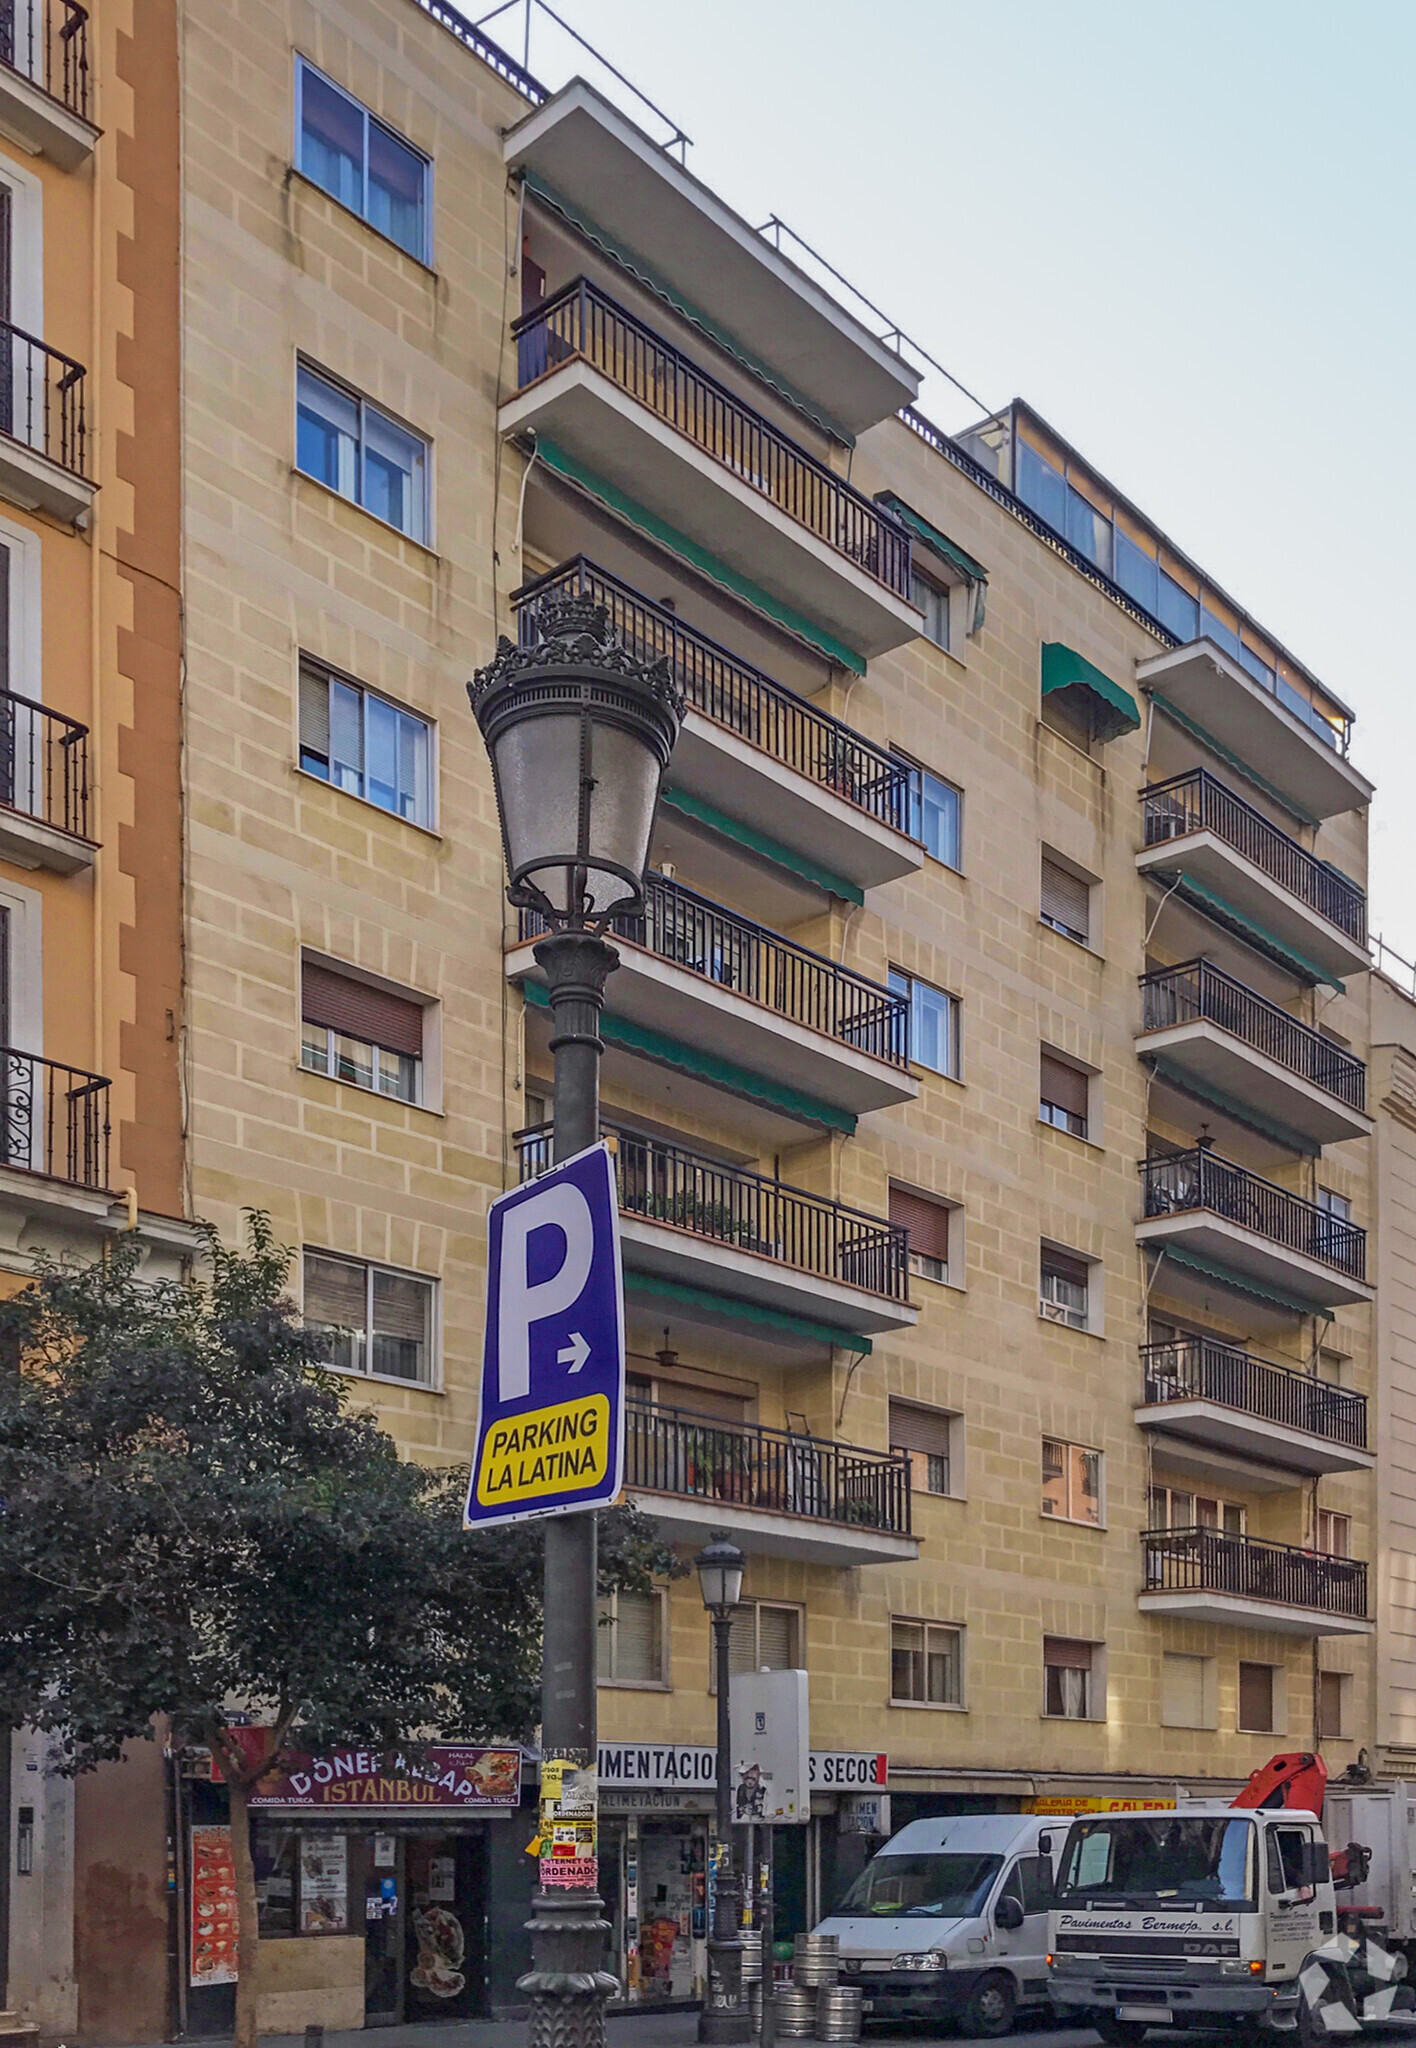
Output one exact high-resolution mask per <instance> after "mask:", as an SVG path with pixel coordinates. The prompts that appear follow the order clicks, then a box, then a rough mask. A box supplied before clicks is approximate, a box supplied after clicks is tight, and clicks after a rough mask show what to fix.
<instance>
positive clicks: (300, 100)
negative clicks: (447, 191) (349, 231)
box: [295, 57, 432, 263]
mask: <svg viewBox="0 0 1416 2048" xmlns="http://www.w3.org/2000/svg"><path fill="white" fill-rule="evenodd" d="M295 104H296V116H295V119H296V151H297V159H298V163H299V168H300V169H301V170H302V171H303V172H304V174H305V176H306V177H307V178H309V179H310V180H311V181H312V182H313V183H314V184H316V185H319V186H320V187H321V188H322V189H323V190H324V191H326V192H328V193H329V194H330V196H331V197H332V198H334V199H337V200H338V201H339V203H340V205H341V206H347V207H349V209H350V210H351V212H353V213H357V214H359V215H360V216H361V217H362V218H363V219H364V220H366V221H367V222H368V223H369V225H370V227H374V228H377V229H378V231H379V233H380V234H381V235H387V236H388V238H389V240H390V241H391V242H397V244H398V246H399V248H400V249H406V250H407V251H408V254H409V255H410V256H416V257H417V258H418V260H419V262H420V263H426V262H428V261H429V260H430V247H429V243H430V237H429V233H428V225H429V211H430V209H429V204H428V194H429V187H430V184H431V180H432V165H431V164H430V163H429V162H428V159H427V158H426V157H425V156H424V155H423V154H422V153H421V151H419V150H416V149H414V148H413V147H412V146H411V145H410V144H409V143H407V142H405V141H404V140H403V138H402V136H400V135H395V134H394V132H393V130H392V129H391V128H386V127H385V126H384V124H383V122H382V121H380V120H377V119H376V118H375V116H374V115H373V114H371V113H370V112H369V110H368V108H367V107H363V106H361V105H360V104H359V102H358V100H356V99H351V98H350V96H349V94H348V93H347V92H341V91H340V89H339V87H338V86H337V85H331V83H330V81H329V80H328V79H327V78H325V77H323V76H322V75H321V74H320V73H319V72H318V71H316V70H315V68H314V66H313V65H312V64H307V63H306V62H305V60H304V58H303V57H297V58H296V60H295Z"/></svg>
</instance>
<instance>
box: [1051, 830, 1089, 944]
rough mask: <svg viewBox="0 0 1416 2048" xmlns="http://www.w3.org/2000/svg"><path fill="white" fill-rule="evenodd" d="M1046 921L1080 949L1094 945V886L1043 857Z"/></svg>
mask: <svg viewBox="0 0 1416 2048" xmlns="http://www.w3.org/2000/svg"><path fill="white" fill-rule="evenodd" d="M1042 921H1043V923H1044V924H1050V925H1051V927H1052V929H1053V931H1055V932H1061V934H1062V936H1063V938H1066V939H1075V940H1076V942H1077V944H1078V945H1079V946H1088V945H1090V944H1091V883H1090V882H1086V881H1083V879H1082V877H1081V876H1080V875H1075V874H1073V873H1072V870H1071V869H1070V868H1064V867H1063V866H1062V865H1061V863H1060V862H1059V861H1055V860H1054V859H1053V858H1052V856H1051V855H1050V854H1046V853H1045V854H1044V855H1043V856H1042Z"/></svg>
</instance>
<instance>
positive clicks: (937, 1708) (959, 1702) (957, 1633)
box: [889, 1614, 969, 1714]
mask: <svg viewBox="0 0 1416 2048" xmlns="http://www.w3.org/2000/svg"><path fill="white" fill-rule="evenodd" d="M897 1628H918V1629H923V1631H924V1645H923V1648H924V1657H925V1664H926V1669H927V1667H928V1661H929V1631H930V1630H931V1629H940V1630H943V1631H944V1632H945V1633H947V1634H948V1635H951V1636H953V1637H955V1638H956V1640H957V1643H958V1653H957V1662H958V1668H959V1697H958V1698H957V1699H956V1700H912V1699H902V1698H901V1697H900V1695H899V1694H898V1693H897V1692H896V1691H895V1630H896V1629H897ZM889 1701H890V1705H891V1706H892V1707H909V1708H914V1709H917V1710H919V1709H922V1710H923V1711H924V1712H925V1713H929V1714H966V1713H967V1712H968V1710H969V1694H968V1630H967V1629H966V1628H965V1626H964V1624H963V1622H961V1621H925V1620H923V1619H922V1618H921V1617H920V1616H919V1615H917V1614H892V1615H891V1616H890V1691H889Z"/></svg>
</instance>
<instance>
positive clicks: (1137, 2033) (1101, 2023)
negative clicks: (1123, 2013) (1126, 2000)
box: [1088, 2012, 1146, 2048]
mask: <svg viewBox="0 0 1416 2048" xmlns="http://www.w3.org/2000/svg"><path fill="white" fill-rule="evenodd" d="M1088 2017H1089V2019H1090V2020H1091V2023H1092V2025H1093V2026H1094V2027H1095V2028H1096V2030H1097V2032H1098V2033H1099V2034H1100V2036H1101V2038H1102V2040H1103V2041H1105V2043H1106V2048H1137V2044H1138V2043H1139V2042H1141V2041H1144V2039H1145V2037H1146V2027H1145V2021H1144V2020H1118V2019H1117V2017H1116V2015H1115V2013H1114V2012H1098V2013H1091V2014H1089V2015H1088Z"/></svg>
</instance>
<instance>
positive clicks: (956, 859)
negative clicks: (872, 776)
mask: <svg viewBox="0 0 1416 2048" xmlns="http://www.w3.org/2000/svg"><path fill="white" fill-rule="evenodd" d="M891 758H892V759H893V760H894V761H895V762H896V763H897V764H898V765H899V766H900V767H901V768H903V769H904V771H905V774H906V777H907V778H908V782H907V788H908V796H909V810H908V819H907V824H908V830H909V832H910V836H911V837H912V838H914V839H918V840H920V841H921V842H922V844H923V846H924V850H925V852H926V853H928V854H931V855H932V856H933V857H934V859H935V860H941V861H943V863H944V865H945V866H946V867H950V868H958V867H962V866H963V832H962V820H963V806H964V797H963V791H962V790H959V789H956V788H955V787H954V785H953V783H952V782H943V781H941V780H940V778H939V777H938V776H937V775H931V774H930V772H929V770H928V769H927V768H921V767H920V766H919V765H918V764H917V763H916V762H914V761H911V760H909V759H908V758H907V756H905V755H904V754H894V755H892V757H891Z"/></svg>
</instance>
